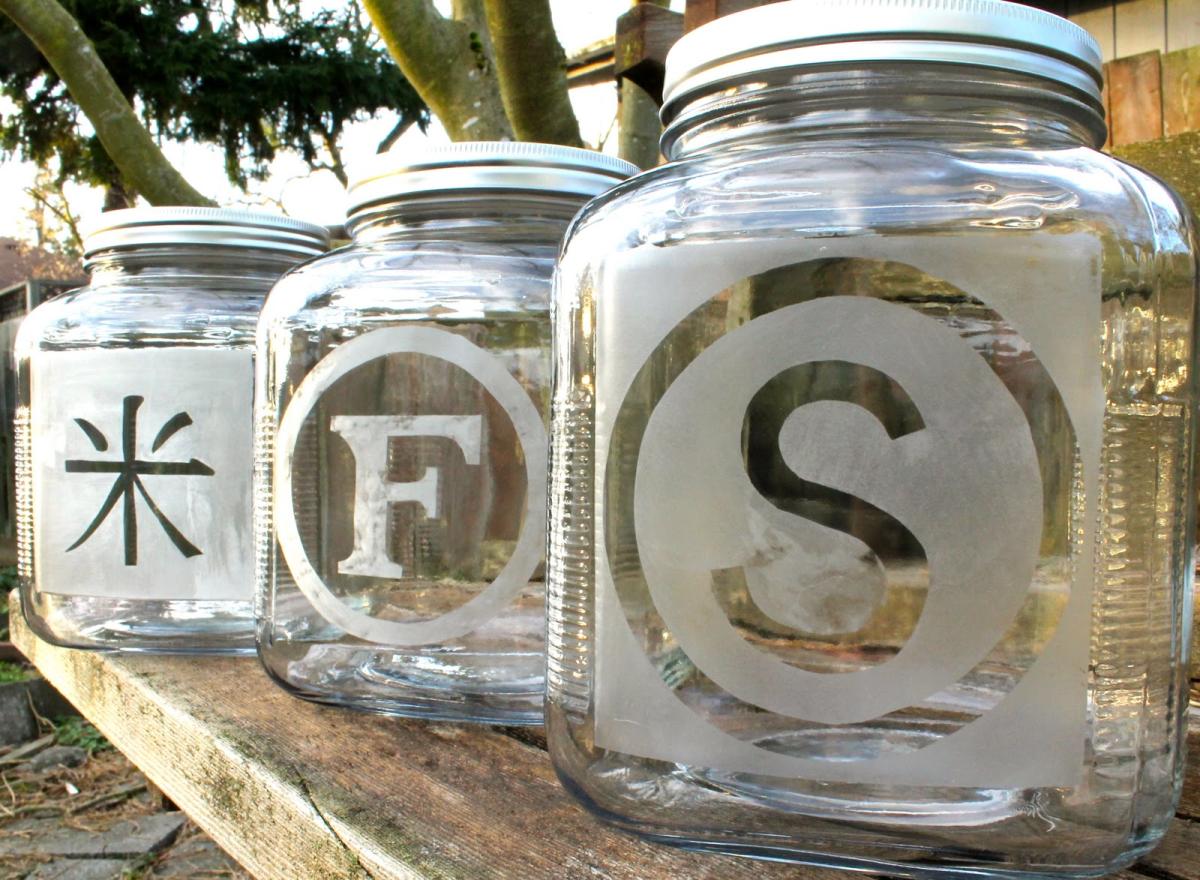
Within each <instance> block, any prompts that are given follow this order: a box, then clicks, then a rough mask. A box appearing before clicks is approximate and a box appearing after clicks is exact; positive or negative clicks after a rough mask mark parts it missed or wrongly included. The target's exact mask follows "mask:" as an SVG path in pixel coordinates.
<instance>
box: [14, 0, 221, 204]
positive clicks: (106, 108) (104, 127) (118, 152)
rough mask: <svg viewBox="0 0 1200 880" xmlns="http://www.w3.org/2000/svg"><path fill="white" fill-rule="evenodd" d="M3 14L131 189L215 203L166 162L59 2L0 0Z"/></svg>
mask: <svg viewBox="0 0 1200 880" xmlns="http://www.w3.org/2000/svg"><path fill="white" fill-rule="evenodd" d="M0 11H2V12H4V13H5V14H6V15H8V17H9V18H11V19H12V20H13V22H14V23H15V24H16V25H17V27H19V28H20V29H21V30H22V31H24V32H25V35H26V36H27V37H29V39H30V40H32V41H33V44H34V45H35V46H37V47H38V49H39V50H40V51H41V53H42V54H43V55H44V56H46V60H47V61H49V62H50V65H51V66H52V67H53V68H54V70H55V71H56V72H57V73H58V75H59V76H60V77H62V81H63V82H64V83H66V86H67V89H68V90H69V91H70V92H71V97H72V98H74V100H75V103H77V104H78V105H79V107H80V108H81V109H82V110H83V112H84V113H85V114H87V117H88V119H89V120H90V121H91V123H92V127H93V128H95V129H96V135H97V136H98V137H99V138H100V143H102V144H103V145H104V149H105V151H106V152H107V153H108V155H109V156H110V157H111V158H112V160H113V163H114V164H115V165H116V166H117V168H119V169H120V170H121V176H122V177H123V178H124V180H125V182H126V183H127V184H128V186H129V188H130V189H132V190H134V191H136V192H139V193H141V194H142V195H144V196H145V197H146V199H147V200H148V201H149V202H150V203H151V204H153V205H211V204H212V201H211V200H209V199H206V198H205V197H204V196H202V195H201V194H200V193H199V192H197V191H196V190H195V189H193V188H192V186H191V184H189V183H188V182H187V181H186V180H185V179H184V178H183V175H182V174H180V173H179V172H178V171H177V170H176V169H175V167H174V166H173V165H171V163H170V162H168V161H167V158H166V157H165V156H164V155H163V153H162V150H160V149H159V148H158V145H157V144H156V143H155V142H154V138H153V137H151V135H150V132H149V131H147V130H146V127H145V126H144V125H142V123H141V121H140V120H139V119H138V117H137V114H136V113H134V111H133V108H132V107H131V106H130V105H129V102H128V101H126V100H125V97H124V96H123V95H122V94H121V90H120V89H119V88H117V84H116V83H115V82H114V81H113V78H112V76H111V75H110V74H109V72H108V69H107V68H106V67H105V66H104V62H103V61H101V60H100V56H99V55H97V54H96V49H95V47H94V46H93V45H92V42H91V40H89V39H88V38H87V35H86V34H84V32H83V30H82V29H81V28H80V27H79V25H78V23H76V21H75V19H74V18H72V17H71V14H70V13H69V12H67V11H66V10H65V9H63V8H62V6H60V5H59V4H58V2H57V0H0Z"/></svg>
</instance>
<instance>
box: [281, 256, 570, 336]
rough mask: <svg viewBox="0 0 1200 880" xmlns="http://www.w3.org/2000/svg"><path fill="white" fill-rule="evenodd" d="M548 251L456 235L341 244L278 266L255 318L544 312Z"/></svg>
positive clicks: (549, 273) (551, 264)
mask: <svg viewBox="0 0 1200 880" xmlns="http://www.w3.org/2000/svg"><path fill="white" fill-rule="evenodd" d="M555 257H556V252H555V251H554V250H553V249H551V248H546V247H531V248H521V247H505V246H487V247H479V246H478V245H476V244H474V243H460V242H419V243H418V242H405V243H387V244H375V245H355V244H352V245H349V246H347V247H344V248H340V249H338V250H336V251H332V252H330V253H329V254H326V255H325V256H324V257H322V258H320V259H317V260H313V261H311V262H309V263H306V264H305V265H303V266H301V267H299V268H297V269H295V270H294V271H292V272H289V273H288V274H286V275H285V276H284V277H283V278H282V279H280V281H279V282H278V283H277V284H276V285H275V287H274V288H273V289H272V291H271V293H270V295H269V296H268V297H267V302H266V305H265V306H264V308H263V312H262V323H263V324H264V325H273V324H276V323H280V322H282V323H293V322H295V323H308V322H311V321H313V320H317V319H320V320H327V321H330V322H334V323H336V322H339V321H340V322H345V321H350V320H353V319H355V318H356V317H358V316H364V315H370V316H386V315H387V314H388V313H393V312H394V313H396V314H404V315H409V316H411V315H418V316H419V315H421V314H424V313H433V314H437V315H441V314H443V313H453V312H470V313H476V312H480V313H485V312H507V311H517V312H526V311H527V312H537V313H541V312H545V311H546V310H547V309H548V308H549V293H550V279H551V277H552V275H553V271H554V260H555Z"/></svg>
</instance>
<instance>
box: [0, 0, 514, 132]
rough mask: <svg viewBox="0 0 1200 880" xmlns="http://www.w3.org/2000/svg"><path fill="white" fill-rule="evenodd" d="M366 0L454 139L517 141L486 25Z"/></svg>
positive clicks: (410, 5)
mask: <svg viewBox="0 0 1200 880" xmlns="http://www.w3.org/2000/svg"><path fill="white" fill-rule="evenodd" d="M0 2H10V0H0ZM477 2H478V0H474V3H475V4H476V5H477ZM362 4H363V7H364V8H365V9H366V10H367V13H368V14H369V15H370V16H371V20H372V21H373V22H374V23H375V27H376V29H377V30H378V31H379V33H380V35H382V37H383V40H384V42H385V43H386V44H387V47H388V51H389V52H391V54H392V58H394V59H395V60H396V63H397V64H398V65H399V66H400V70H401V71H403V73H404V76H405V77H406V78H407V79H408V81H409V82H410V83H412V86H413V88H415V89H416V90H417V94H419V95H420V96H421V98H422V99H423V100H424V101H425V103H426V104H427V105H428V106H429V109H430V110H432V111H433V112H434V114H435V115H436V116H437V117H438V119H440V120H441V121H442V124H443V125H444V126H445V127H446V131H447V133H448V134H449V135H450V138H451V140H455V141H486V140H511V139H512V137H513V130H512V126H511V125H509V122H508V118H507V117H506V116H505V114H504V104H503V101H502V100H501V98H500V85H499V82H498V81H497V75H496V69H495V65H494V63H493V60H492V58H491V57H490V55H489V52H488V45H487V43H486V42H485V40H486V36H487V35H486V29H485V30H483V31H481V30H479V29H478V25H477V26H476V28H475V29H472V26H471V24H469V23H468V22H467V21H457V20H454V19H448V18H445V17H444V16H442V15H441V14H440V13H439V12H438V11H437V10H436V9H435V8H434V6H433V3H432V2H431V0H362ZM455 11H456V12H459V13H460V14H462V15H464V17H467V18H468V20H469V19H470V18H471V17H472V16H471V15H470V13H472V12H476V11H477V9H472V0H460V2H456V3H455ZM476 17H477V16H476Z"/></svg>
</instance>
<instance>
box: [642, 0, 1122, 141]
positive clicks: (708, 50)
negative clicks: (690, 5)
mask: <svg viewBox="0 0 1200 880" xmlns="http://www.w3.org/2000/svg"><path fill="white" fill-rule="evenodd" d="M886 61H927V62H943V63H947V64H966V65H976V66H982V67H994V68H1001V69H1005V70H1012V71H1016V72H1019V73H1025V74H1030V75H1033V76H1039V77H1042V78H1044V79H1049V80H1053V81H1055V82H1060V83H1063V84H1065V85H1067V86H1071V87H1073V88H1075V89H1077V90H1079V91H1081V92H1083V93H1085V94H1086V95H1088V96H1090V97H1091V98H1093V99H1094V100H1095V101H1097V102H1098V101H1099V100H1100V86H1101V82H1102V75H1103V71H1102V66H1101V58H1100V47H1099V45H1097V43H1096V41H1095V40H1094V39H1092V37H1091V35H1090V34H1088V32H1087V31H1085V30H1084V29H1083V28H1081V27H1079V26H1078V25H1075V24H1072V23H1071V22H1069V21H1067V20H1066V19H1064V18H1060V17H1059V16H1057V15H1054V14H1052V13H1049V12H1043V11H1041V10H1039V9H1033V8H1031V7H1028V6H1022V5H1020V4H1017V3H1008V2H1005V0H786V2H780V3H771V4H768V5H766V6H760V7H757V8H755V9H749V10H746V11H745V12H739V13H735V14H734V15H729V16H726V17H724V18H720V19H717V20H716V21H713V22H710V23H709V24H706V25H704V26H703V27H699V28H697V29H696V30H694V31H692V32H691V33H689V34H686V35H685V36H684V37H683V38H682V39H681V40H679V42H677V43H676V44H675V46H674V47H673V48H672V49H671V51H670V53H668V55H667V71H666V84H665V87H664V91H663V93H664V96H665V101H664V104H663V118H664V119H669V118H671V117H672V116H673V115H674V114H675V113H676V112H677V111H678V108H679V105H680V104H681V101H682V99H683V98H684V97H685V96H687V95H689V94H693V93H695V92H697V91H699V90H704V89H709V88H711V87H713V86H714V85H717V84H723V83H727V82H733V81H737V80H739V79H744V78H746V77H753V76H754V75H760V74H762V73H764V72H766V71H770V70H782V69H787V68H800V67H808V66H815V65H831V64H855V63H861V62H886Z"/></svg>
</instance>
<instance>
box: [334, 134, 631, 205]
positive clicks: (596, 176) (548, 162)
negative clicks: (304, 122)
mask: <svg viewBox="0 0 1200 880" xmlns="http://www.w3.org/2000/svg"><path fill="white" fill-rule="evenodd" d="M639 171H640V169H639V168H638V167H637V166H635V165H633V164H631V163H629V162H626V161H624V160H623V159H618V158H616V157H615V156H609V155H606V154H604V153H600V152H597V151H595V150H587V149H582V148H579V147H566V146H561V145H558V144H540V143H532V142H522V141H474V142H469V143H457V144H449V145H445V146H438V147H431V148H427V149H425V150H423V151H421V152H418V153H415V154H411V155H408V156H405V157H400V156H392V155H390V154H388V153H384V154H381V155H379V156H376V157H374V159H372V160H371V161H369V162H368V163H366V165H365V167H364V168H362V169H361V170H360V171H359V172H358V173H357V174H356V176H355V177H354V179H353V180H352V181H351V183H350V186H349V187H348V189H347V201H348V205H347V212H346V213H347V216H348V217H353V216H355V215H356V214H358V213H359V212H361V211H363V210H364V209H366V208H368V207H371V206H374V205H378V204H380V203H383V202H387V201H399V200H402V199H405V198H408V197H411V196H420V195H427V194H433V193H439V192H441V193H449V192H466V191H472V192H480V193H484V192H487V191H489V190H495V191H527V192H530V193H542V194H545V195H561V196H565V197H578V198H582V199H588V198H592V197H594V196H597V195H599V194H601V193H603V192H605V191H607V190H608V189H611V188H612V187H613V186H616V185H617V184H618V183H620V182H621V181H622V180H625V179H626V178H628V177H630V176H631V175H633V174H636V173H638V172H639Z"/></svg>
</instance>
